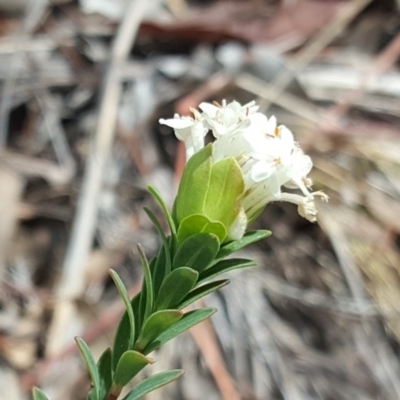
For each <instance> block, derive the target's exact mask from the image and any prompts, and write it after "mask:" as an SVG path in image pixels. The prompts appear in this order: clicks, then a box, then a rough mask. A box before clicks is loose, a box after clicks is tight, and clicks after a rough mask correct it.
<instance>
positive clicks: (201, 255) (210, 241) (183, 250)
mask: <svg viewBox="0 0 400 400" xmlns="http://www.w3.org/2000/svg"><path fill="white" fill-rule="evenodd" d="M218 251H219V240H218V238H217V237H216V236H215V235H213V234H210V233H197V234H196V235H193V236H189V237H188V238H187V239H186V240H185V241H184V242H183V243H182V244H181V245H180V246H179V248H178V251H177V253H176V255H175V257H174V259H173V261H172V269H175V268H178V267H183V266H186V267H189V268H192V269H194V270H196V271H198V272H201V271H203V270H205V269H206V268H207V267H208V266H209V264H211V262H212V261H213V260H214V258H215V256H216V255H217V254H218Z"/></svg>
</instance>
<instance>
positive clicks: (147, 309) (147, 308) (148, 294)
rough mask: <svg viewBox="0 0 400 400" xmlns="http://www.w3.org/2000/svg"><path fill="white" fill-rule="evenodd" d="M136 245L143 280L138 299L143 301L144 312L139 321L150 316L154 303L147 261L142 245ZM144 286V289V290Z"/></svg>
mask: <svg viewBox="0 0 400 400" xmlns="http://www.w3.org/2000/svg"><path fill="white" fill-rule="evenodd" d="M137 247H138V250H139V256H140V261H141V263H142V267H143V273H144V282H143V286H144V287H143V289H142V295H141V299H140V301H141V302H144V306H143V309H144V312H143V317H142V318H141V321H146V319H147V318H148V317H149V316H150V314H151V312H152V310H153V305H154V292H153V281H152V279H151V273H150V267H149V262H148V261H147V258H146V254H145V253H144V250H143V247H142V246H141V245H140V244H138V246H137ZM144 288H146V289H145V290H144ZM140 309H142V307H140Z"/></svg>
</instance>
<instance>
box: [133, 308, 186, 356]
mask: <svg viewBox="0 0 400 400" xmlns="http://www.w3.org/2000/svg"><path fill="white" fill-rule="evenodd" d="M182 316H183V313H182V312H181V311H178V310H162V311H156V312H155V313H154V314H152V315H150V317H149V318H148V319H147V321H146V322H145V323H144V325H143V329H142V332H141V333H140V335H139V338H138V341H137V343H136V345H135V349H136V350H138V351H141V350H142V349H144V348H145V347H146V346H147V345H148V344H149V343H150V342H152V341H153V340H154V339H155V338H156V337H157V336H159V335H161V334H162V333H163V332H164V331H166V330H167V329H168V328H169V327H171V326H172V325H174V324H175V323H176V322H178V321H179V320H180V319H181V318H182Z"/></svg>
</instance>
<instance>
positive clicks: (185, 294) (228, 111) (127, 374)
mask: <svg viewBox="0 0 400 400" xmlns="http://www.w3.org/2000/svg"><path fill="white" fill-rule="evenodd" d="M199 108H200V110H201V111H198V110H195V109H192V110H191V112H192V117H188V116H184V117H180V116H179V115H175V117H174V118H172V119H161V120H160V123H161V124H164V125H167V126H169V127H171V128H173V129H174V131H175V135H176V137H177V138H178V139H179V140H182V141H183V142H184V143H185V147H186V158H187V163H186V166H185V169H184V172H183V175H182V179H181V182H180V185H179V189H178V194H177V196H176V199H175V202H174V206H173V210H172V213H170V211H169V210H168V207H167V206H166V205H165V203H164V201H163V199H162V198H161V196H160V195H159V193H158V192H157V191H156V189H154V188H152V187H149V190H150V192H151V194H152V195H153V196H154V198H155V199H156V201H157V202H158V204H159V206H160V208H161V210H162V211H163V213H164V216H165V218H166V220H167V222H168V225H169V233H165V232H164V231H163V229H162V227H161V224H160V222H159V221H158V220H157V218H156V216H155V215H154V214H153V212H152V211H151V210H149V209H148V208H145V211H146V213H147V215H148V216H149V218H150V219H151V221H152V222H153V224H154V226H155V228H156V229H157V231H158V234H159V236H160V238H161V241H162V246H161V248H160V250H159V253H158V254H157V256H155V257H154V258H153V259H152V260H150V261H148V260H147V258H146V256H145V254H144V252H143V250H142V249H141V247H140V246H139V253H140V258H141V263H142V267H143V271H144V279H143V286H142V291H141V292H140V293H139V294H138V295H137V296H135V297H134V298H133V299H130V298H129V296H128V293H127V290H126V288H125V286H124V284H123V282H122V281H121V279H120V277H119V276H118V275H117V273H116V272H114V271H111V276H112V278H113V280H114V282H115V284H116V286H117V288H118V291H119V293H120V296H121V298H122V300H123V301H124V303H125V307H126V311H125V313H124V315H123V316H122V318H121V321H120V323H119V326H118V329H117V333H116V336H115V340H114V345H113V347H112V349H107V350H105V351H104V353H103V355H102V356H101V358H100V360H99V361H98V362H97V363H96V362H95V360H94V359H93V356H92V355H91V352H90V350H89V348H88V346H87V345H86V344H85V342H84V341H83V340H82V339H80V338H77V344H78V346H79V349H80V350H81V353H82V355H83V357H84V359H85V362H86V365H87V368H88V370H89V373H90V376H91V380H92V389H91V390H90V392H89V394H88V397H87V398H88V399H89V400H116V399H118V398H119V396H120V394H121V392H122V389H123V388H124V386H126V385H127V384H128V383H129V382H130V381H131V380H132V379H133V378H134V377H135V376H136V375H137V374H138V373H139V372H140V371H141V370H142V369H143V368H144V367H145V366H147V365H151V364H153V363H154V360H153V359H152V358H150V357H149V356H148V355H149V353H151V352H153V351H154V350H156V349H158V348H159V347H160V346H162V345H163V344H164V343H166V342H167V341H169V340H171V339H173V338H174V337H176V336H178V335H179V334H181V333H182V332H184V331H186V330H187V329H189V328H191V327H192V326H194V325H196V324H198V323H199V322H201V321H203V320H204V319H206V318H208V317H210V316H211V315H212V314H213V313H214V312H215V311H216V310H215V309H212V308H200V309H196V310H192V311H188V312H184V311H183V310H184V309H185V308H186V307H187V306H189V305H190V304H192V303H194V302H195V301H196V300H198V299H200V298H202V297H203V296H205V295H207V294H209V293H211V292H213V291H215V290H217V289H220V288H221V287H223V286H225V285H226V284H227V283H228V280H227V279H220V280H212V279H213V278H215V277H217V276H218V275H220V274H222V273H224V272H227V271H230V270H233V269H237V268H244V267H249V266H254V265H255V262H254V261H253V260H248V259H242V258H227V257H228V256H230V255H232V254H233V253H234V252H236V251H237V250H240V249H242V248H244V247H245V246H247V245H249V244H251V243H254V242H256V241H258V240H261V239H263V238H266V237H268V236H269V235H270V232H269V231H266V230H258V231H249V230H248V226H249V224H250V223H251V222H253V221H254V220H255V219H256V218H257V216H259V215H260V213H261V212H262V210H263V209H264V207H265V206H266V205H267V204H268V203H270V202H272V201H288V202H291V203H294V204H296V205H297V206H298V212H299V214H300V215H301V216H303V217H305V218H307V219H308V220H310V221H315V220H316V215H317V209H316V206H315V203H314V200H315V198H321V199H323V200H327V196H326V195H325V194H323V193H322V192H311V190H310V186H311V180H310V179H309V178H308V177H307V175H308V173H309V172H310V170H311V168H312V162H311V159H310V157H308V156H306V155H305V154H304V153H303V152H302V150H301V149H300V147H299V145H298V144H297V143H296V142H295V141H294V139H293V135H292V133H291V132H290V130H289V129H287V128H286V127H285V126H282V125H280V126H277V124H276V119H275V117H271V118H269V119H268V118H267V117H266V116H264V115H263V114H261V113H259V112H258V107H257V106H256V105H255V103H254V102H252V103H249V104H246V105H244V106H242V105H240V104H239V103H238V102H236V101H233V102H231V103H229V104H227V103H226V102H225V101H224V102H223V103H222V105H219V104H217V103H215V104H209V103H201V104H200V106H199ZM209 131H211V133H212V135H213V137H214V141H212V142H211V143H209V144H207V145H206V144H205V138H206V135H207V133H208V132H209ZM282 188H289V189H299V190H300V193H301V194H296V193H291V192H287V191H284V190H283V189H282ZM181 374H182V371H180V370H174V371H168V372H164V373H160V374H156V375H153V376H151V377H149V378H147V379H145V380H144V381H142V382H140V383H139V384H137V385H136V386H135V387H134V388H133V389H132V390H131V391H130V392H129V393H128V394H127V395H126V396H125V397H124V398H123V400H135V399H140V398H142V397H143V396H144V395H145V394H147V393H148V392H150V391H152V390H154V389H156V388H158V387H160V386H162V385H164V384H166V383H168V382H170V381H172V380H174V379H176V378H177V377H179V376H180V375H181ZM33 393H34V399H35V400H45V399H46V396H45V395H44V393H43V392H41V391H40V390H39V389H37V388H35V389H34V392H33Z"/></svg>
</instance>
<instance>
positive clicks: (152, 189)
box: [147, 185, 176, 236]
mask: <svg viewBox="0 0 400 400" xmlns="http://www.w3.org/2000/svg"><path fill="white" fill-rule="evenodd" d="M147 189H148V190H149V192H150V193H151V194H152V195H153V197H154V199H155V200H156V201H157V203H158V204H159V206H160V207H161V209H162V210H163V212H164V215H165V218H166V219H167V222H168V225H169V229H170V230H171V234H172V235H173V236H175V235H176V227H175V223H174V220H173V219H172V216H171V214H170V212H169V210H168V207H167V205H166V204H165V202H164V200H163V198H162V197H161V194H160V192H159V191H158V190H157V189H156V188H155V187H154V186H151V185H149V186H147Z"/></svg>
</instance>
